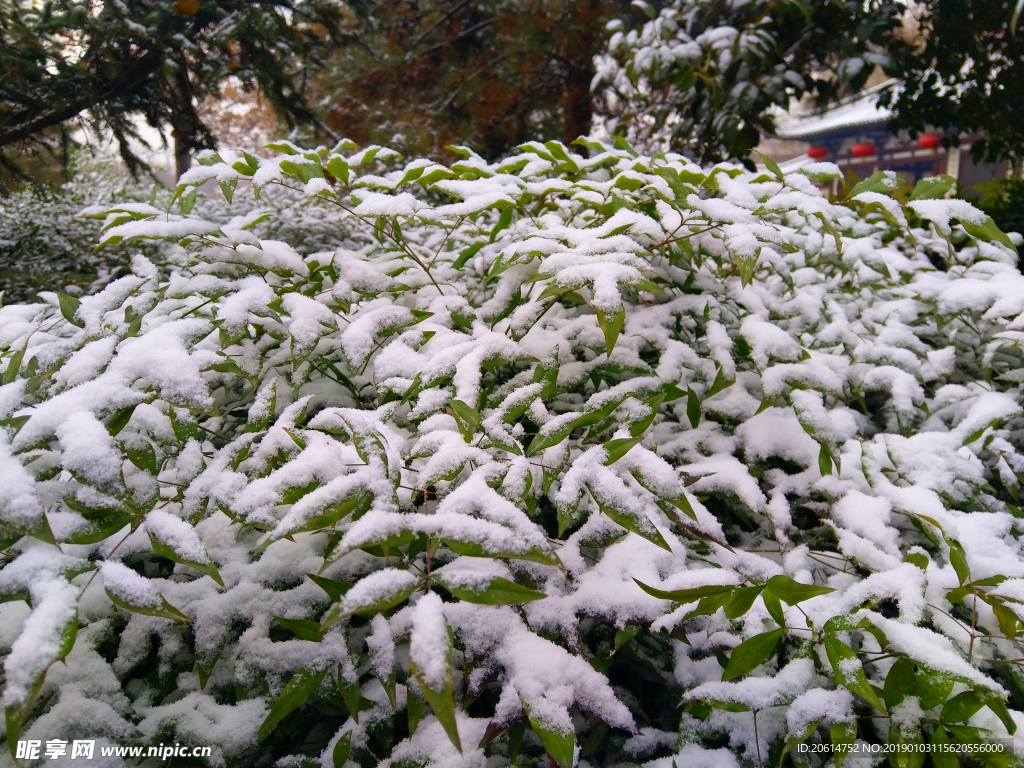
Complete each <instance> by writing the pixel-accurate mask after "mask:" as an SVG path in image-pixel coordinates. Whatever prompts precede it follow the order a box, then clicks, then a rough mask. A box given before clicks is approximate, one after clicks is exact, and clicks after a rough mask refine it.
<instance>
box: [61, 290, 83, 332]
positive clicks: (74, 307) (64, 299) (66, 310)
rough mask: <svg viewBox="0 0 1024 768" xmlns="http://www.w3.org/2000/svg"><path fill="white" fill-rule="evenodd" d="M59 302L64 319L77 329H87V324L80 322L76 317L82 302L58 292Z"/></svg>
mask: <svg viewBox="0 0 1024 768" xmlns="http://www.w3.org/2000/svg"><path fill="white" fill-rule="evenodd" d="M57 302H58V304H59V306H60V313H61V314H62V315H64V319H65V320H67V321H68V322H69V323H71V324H72V325H73V326H75V327H76V328H85V322H84V321H82V320H79V319H78V317H77V316H76V313H77V312H78V307H79V305H80V304H81V302H80V301H79V300H78V299H76V298H75V297H74V296H69V295H68V294H66V293H61V292H60V291H58V292H57Z"/></svg>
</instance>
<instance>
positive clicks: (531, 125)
mask: <svg viewBox="0 0 1024 768" xmlns="http://www.w3.org/2000/svg"><path fill="white" fill-rule="evenodd" d="M627 7H628V4H627V3H625V2H621V0H575V1H574V2H569V3H567V2H564V1H563V0H424V2H412V1H411V0H377V1H376V2H374V3H372V4H371V5H368V6H367V9H366V10H367V13H366V14H364V15H350V16H349V17H347V24H346V32H347V34H346V45H345V46H344V48H343V49H342V50H340V51H338V53H337V55H336V56H335V57H334V58H333V59H332V61H331V64H330V67H329V68H328V69H327V70H326V71H325V72H323V73H322V74H321V75H320V76H319V77H318V78H317V90H318V93H319V98H318V103H319V105H320V108H321V109H322V110H323V113H324V116H325V119H326V121H327V122H328V124H329V125H331V126H332V127H333V128H335V129H336V130H337V131H338V132H339V133H341V134H343V135H345V136H348V137H350V138H352V139H353V140H355V141H359V142H361V143H367V144H368V143H379V144H386V145H387V146H392V147H395V148H397V149H400V150H402V151H404V152H406V153H407V154H430V155H433V156H437V155H438V152H439V151H440V150H441V149H442V148H443V147H444V146H445V145H448V144H465V145H467V146H471V147H473V149H474V150H476V151H478V152H480V153H481V154H482V155H483V156H486V157H489V158H491V159H496V158H498V157H500V156H502V155H505V154H508V153H509V152H510V151H511V150H512V149H513V148H514V147H516V146H517V145H519V144H521V143H523V142H525V141H527V140H529V139H532V138H536V137H537V136H543V137H545V138H561V139H563V140H564V141H566V142H570V141H572V140H573V139H575V138H576V137H578V136H581V135H588V134H589V133H590V128H591V96H590V84H591V80H592V79H593V77H594V63H593V57H594V56H595V55H596V54H598V53H600V52H601V51H602V50H603V48H604V44H605V31H604V25H605V23H606V22H607V21H609V20H610V19H611V18H612V17H613V16H614V15H615V13H617V12H623V11H626V9H627Z"/></svg>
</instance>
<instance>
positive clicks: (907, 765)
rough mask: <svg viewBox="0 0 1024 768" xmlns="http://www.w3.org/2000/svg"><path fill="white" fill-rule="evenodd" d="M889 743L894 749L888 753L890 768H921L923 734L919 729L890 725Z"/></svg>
mask: <svg viewBox="0 0 1024 768" xmlns="http://www.w3.org/2000/svg"><path fill="white" fill-rule="evenodd" d="M889 743H890V744H892V745H893V747H894V751H893V752H891V753H889V764H890V766H891V768H921V767H922V766H923V765H924V758H925V752H924V734H923V733H921V729H920V727H916V726H915V727H913V728H902V727H900V726H899V725H890V726H889Z"/></svg>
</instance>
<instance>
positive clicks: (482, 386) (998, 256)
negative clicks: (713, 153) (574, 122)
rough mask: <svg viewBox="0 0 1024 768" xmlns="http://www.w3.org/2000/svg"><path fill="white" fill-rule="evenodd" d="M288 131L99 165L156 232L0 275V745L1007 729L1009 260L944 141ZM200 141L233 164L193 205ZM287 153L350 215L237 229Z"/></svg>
mask: <svg viewBox="0 0 1024 768" xmlns="http://www.w3.org/2000/svg"><path fill="white" fill-rule="evenodd" d="M274 148H275V149H277V150H278V151H279V152H280V153H281V154H279V155H278V156H276V157H275V158H273V159H264V158H256V157H255V156H252V155H250V154H247V153H229V152H224V153H223V154H215V153H207V154H206V155H204V156H202V157H201V159H200V164H199V165H198V166H197V167H195V168H193V169H192V170H190V171H189V172H188V173H187V174H186V175H185V176H183V177H182V179H181V180H180V184H179V187H178V189H177V193H176V195H175V200H174V202H173V205H171V206H170V207H169V208H166V209H161V208H157V207H155V206H153V205H150V204H147V203H141V202H131V203H120V204H115V205H111V206H97V207H93V208H91V209H89V210H87V211H86V215H88V216H93V217H96V218H97V219H98V220H99V221H101V222H102V234H101V235H100V240H101V242H102V243H105V244H121V245H123V246H127V247H132V246H133V244H137V243H144V242H154V241H159V242H163V243H166V247H163V248H162V250H161V254H162V257H161V258H162V259H163V260H164V262H163V263H162V264H161V265H159V266H158V265H155V264H154V263H153V262H152V261H150V260H148V259H147V258H145V257H144V256H142V255H138V256H136V257H135V258H134V260H133V264H132V271H131V274H130V275H127V276H125V277H122V278H120V279H118V280H115V281H113V282H111V283H110V284H108V285H107V286H106V287H105V288H103V289H102V290H101V291H99V292H97V293H94V294H92V295H89V296H86V297H83V298H81V299H78V298H74V297H71V296H68V295H64V294H47V293H44V294H42V301H41V303H38V304H15V305H9V306H5V307H2V308H0V548H2V552H3V560H2V566H0V597H2V599H3V600H4V601H5V602H3V604H2V605H0V653H2V654H3V669H4V690H3V705H4V707H5V709H6V736H7V742H8V744H9V745H11V746H12V748H13V745H14V743H15V742H16V740H17V739H18V738H39V739H46V738H53V737H57V736H58V735H59V737H60V738H67V739H72V738H82V737H87V738H100V739H101V740H103V743H118V744H124V745H149V744H157V743H161V742H163V743H169V742H176V743H182V744H194V745H212V746H213V747H214V751H213V756H212V758H211V761H210V763H211V765H216V766H219V765H232V766H243V765H254V766H255V765H271V764H276V765H280V766H323V767H324V768H330V766H336V767H337V768H346V767H347V768H354V766H373V765H381V766H395V767H397V766H436V767H437V768H441V767H442V766H443V767H444V768H451V767H453V766H467V767H468V766H473V767H474V768H483V766H503V765H511V764H517V765H529V766H546V765H550V764H551V762H549V761H553V762H554V763H557V764H559V765H562V766H566V768H568V767H569V766H572V765H580V766H584V765H589V766H599V765H610V764H616V765H651V766H656V767H657V768H668V767H669V766H671V765H672V764H673V761H675V764H676V765H678V766H684V765H687V766H689V765H708V766H716V767H721V768H731V767H733V766H740V765H743V764H767V763H768V761H771V762H772V763H774V764H778V763H779V761H783V762H785V761H790V762H792V763H793V764H795V765H799V766H804V765H811V764H813V763H814V761H815V760H818V761H819V762H821V761H820V759H819V758H820V753H816V756H815V757H813V758H812V757H811V753H807V752H801V751H800V750H796V749H795V747H796V745H797V744H798V743H800V742H801V741H811V742H815V743H821V742H826V743H827V742H829V741H830V740H831V741H832V742H833V743H835V744H836V745H839V746H840V747H841V746H842V745H848V744H852V743H853V742H854V741H855V740H856V739H863V740H866V741H870V742H875V743H887V742H894V741H900V742H907V743H912V744H924V743H925V742H930V743H945V742H950V743H954V744H972V743H975V742H979V741H984V740H985V739H987V738H989V737H993V736H1005V735H1006V734H1007V733H1008V732H1009V733H1011V734H1012V733H1013V732H1015V731H1016V727H1017V724H1018V723H1019V722H1020V721H1021V719H1022V717H1024V715H1022V712H1021V710H1022V706H1021V701H1020V698H1019V696H1020V691H1021V690H1022V687H1021V686H1022V682H1024V681H1022V678H1021V675H1020V673H1019V672H1018V666H1017V665H1018V664H1019V663H1020V659H1021V657H1022V655H1024V654H1022V653H1021V648H1020V641H1019V639H1018V638H1019V637H1020V633H1021V618H1022V617H1024V558H1022V557H1021V553H1020V540H1019V537H1020V535H1021V533H1022V532H1024V512H1022V510H1021V509H1020V507H1019V506H1018V505H1017V499H1018V494H1019V486H1020V482H1021V478H1022V477H1024V454H1022V452H1021V449H1022V446H1021V433H1020V432H1019V429H1020V425H1021V424H1022V423H1024V422H1022V415H1024V410H1022V408H1021V406H1020V401H1021V397H1020V389H1021V386H1022V383H1024V374H1022V373H1021V370H1022V366H1021V347H1020V343H1021V340H1022V339H1024V277H1022V276H1021V275H1020V273H1019V272H1018V271H1017V269H1016V258H1017V256H1016V253H1015V248H1014V243H1016V242H1019V241H1018V240H1016V239H1011V238H1010V237H1008V236H1007V235H1005V234H1003V233H1002V232H1000V231H999V230H998V229H996V228H995V226H994V225H993V224H992V222H991V220H990V219H988V218H987V217H985V216H984V215H983V214H981V213H979V212H978V211H977V210H975V209H974V208H972V207H971V206H970V205H968V204H966V203H963V202H961V201H955V200H947V199H946V198H945V197H944V195H945V193H946V192H947V191H948V189H949V185H950V180H949V179H944V178H935V179H926V180H924V181H922V182H921V183H920V184H919V185H918V187H916V188H915V189H914V190H900V189H895V186H896V183H895V179H894V178H893V177H891V176H887V175H886V174H882V173H879V174H876V175H875V176H873V177H871V178H870V179H866V180H865V181H864V182H861V183H860V184H859V185H857V187H855V188H854V189H850V190H845V191H844V193H843V194H842V195H841V196H840V197H838V198H837V197H834V196H828V195H825V194H823V193H822V192H821V191H820V189H819V186H818V185H819V184H828V183H830V182H831V180H832V179H834V178H837V177H838V175H839V171H838V169H837V168H836V167H835V166H833V165H831V164H816V165H811V166H807V167H805V168H804V169H801V172H800V173H796V174H790V175H785V176H784V175H782V173H781V172H779V171H778V169H777V168H770V169H769V170H767V171H764V172H750V171H747V170H744V169H743V168H741V167H739V166H734V165H718V166H715V167H713V168H702V167H700V166H697V165H694V164H693V163H690V162H688V161H687V160H685V159H684V158H682V157H680V156H678V155H673V154H668V155H663V154H657V155H655V156H653V157H645V156H637V154H636V153H635V152H634V151H633V150H632V148H631V147H629V146H628V145H626V144H625V143H623V142H620V144H619V146H618V147H609V146H605V145H602V144H599V143H596V142H591V141H585V140H580V141H579V142H578V144H577V146H574V147H567V146H564V145H562V144H559V143H557V142H548V143H546V144H540V143H531V144H527V145H524V146H522V147H521V148H520V152H519V154H517V155H515V156H513V157H511V158H509V159H507V160H504V161H501V162H500V163H493V164H492V163H487V162H485V161H484V160H483V159H481V158H480V157H478V156H476V155H474V154H473V153H472V152H471V151H469V150H464V149H460V150H459V152H460V159H459V160H458V161H457V162H454V163H452V164H451V165H447V166H446V165H441V164H438V163H435V162H432V161H429V160H414V161H412V162H408V163H406V162H404V161H403V160H402V159H401V158H399V157H397V156H396V155H395V154H394V153H392V152H389V151H388V150H386V149H384V148H381V147H376V146H375V147H368V148H358V147H355V146H354V145H352V144H351V142H343V143H342V144H340V145H339V146H338V147H336V148H334V149H331V150H329V149H326V148H319V149H317V150H303V149H300V148H298V147H295V146H293V145H291V144H289V143H287V142H281V143H279V144H277V145H274ZM210 184H212V185H219V186H220V188H221V190H222V191H223V193H224V194H225V195H226V196H227V197H228V198H229V199H232V200H233V203H232V204H233V205H238V204H239V201H240V200H247V201H249V202H248V206H246V208H247V210H245V211H244V212H242V213H239V214H238V215H236V216H234V217H232V218H230V219H229V220H226V221H220V222H217V221H210V220H207V219H204V218H202V217H201V216H200V215H198V211H200V210H201V207H200V206H197V203H196V201H197V188H198V187H199V186H201V185H210ZM278 187H287V188H289V189H292V190H293V194H302V195H304V196H305V197H307V198H308V200H309V202H308V207H307V208H296V209H295V215H296V221H294V222H291V224H290V226H291V227H292V228H293V229H294V230H296V231H298V230H300V229H301V226H302V224H301V217H302V216H304V215H307V214H308V215H309V216H311V217H312V218H313V219H315V220H316V221H318V222H334V223H335V225H336V227H337V229H338V231H339V232H344V233H345V234H344V244H343V245H342V246H341V247H337V248H334V249H332V250H328V251H322V252H317V253H312V254H309V255H306V256H302V255H300V253H299V251H298V250H296V248H295V247H293V245H292V244H290V243H289V242H285V241H283V240H278V239H272V238H269V237H262V236H260V234H258V233H259V232H261V230H260V229H259V227H260V226H261V222H263V221H264V219H265V218H266V217H267V216H268V215H269V214H268V213H267V211H266V210H264V209H263V208H261V204H260V202H259V200H260V198H261V197H263V196H265V195H267V194H269V193H270V190H272V189H274V188H278ZM294 190H298V192H294ZM254 198H255V199H254ZM325 212H327V213H325ZM61 660H63V661H64V662H65V663H58V662H59V661H61ZM839 762H841V761H840V760H836V763H837V764H838V763H839ZM922 762H923V757H922ZM921 764H922V763H913V765H918V766H919V765H921Z"/></svg>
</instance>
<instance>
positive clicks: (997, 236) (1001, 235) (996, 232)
mask: <svg viewBox="0 0 1024 768" xmlns="http://www.w3.org/2000/svg"><path fill="white" fill-rule="evenodd" d="M959 221H960V224H961V225H962V226H963V228H964V229H965V230H967V234H969V235H970V236H971V237H975V238H977V239H978V240H983V241H984V242H986V243H990V242H992V241H993V240H994V241H996V242H997V243H1002V244H1003V245H1005V246H1006V247H1007V248H1009V249H1010V250H1011V251H1013V252H1014V253H1017V246H1015V245H1014V244H1013V241H1012V240H1011V239H1010V237H1009V235H1007V234H1006V233H1005V232H1003V231H1002V230H1001V229H1000V228H999V227H997V226H996V223H995V221H993V219H992V217H991V216H989V217H987V218H986V219H985V223H984V224H982V225H980V226H979V225H978V224H972V223H971V222H969V221H964V220H963V219H959Z"/></svg>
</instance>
